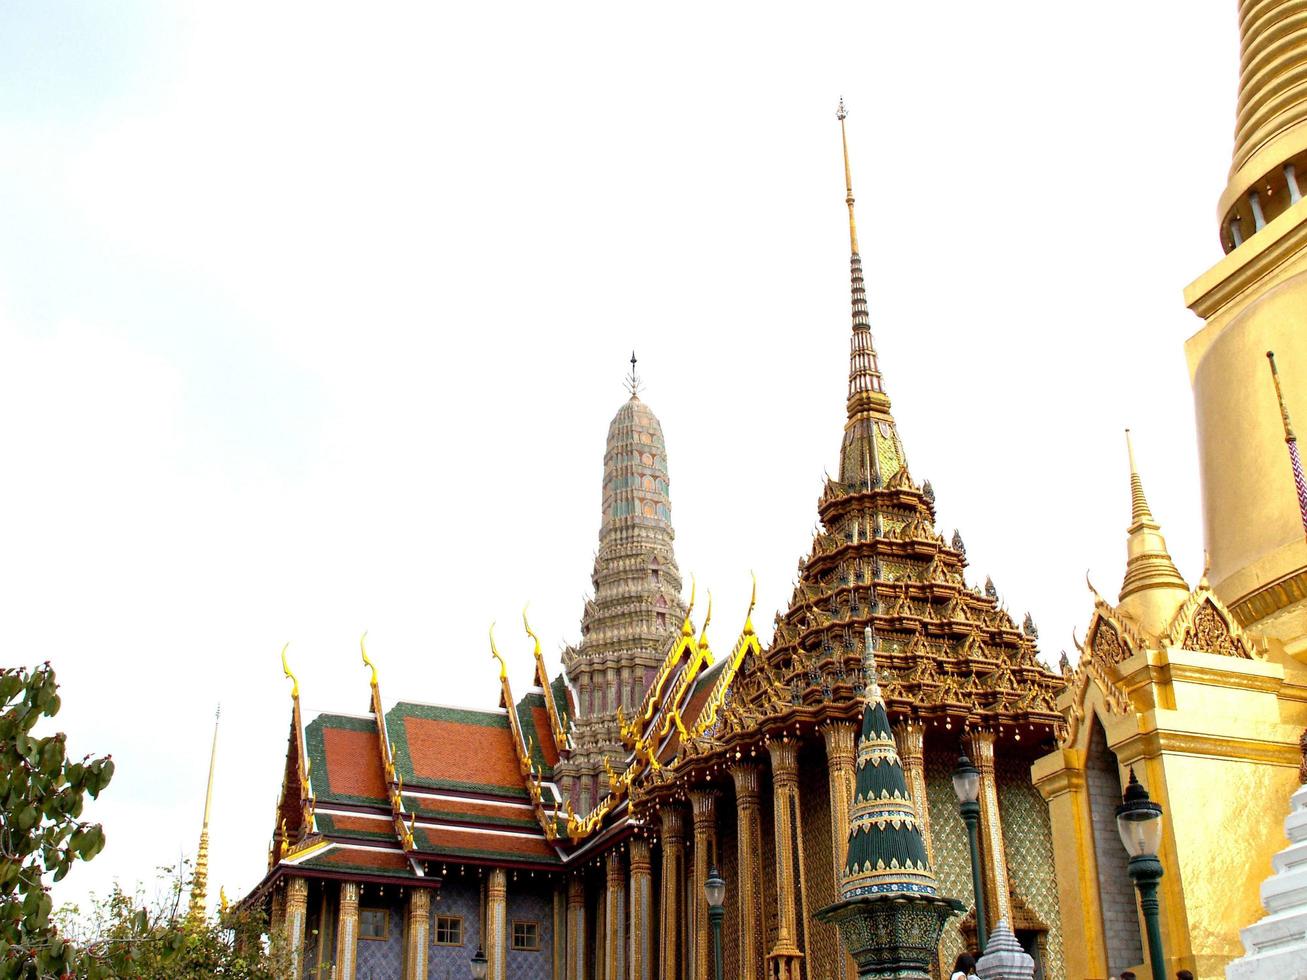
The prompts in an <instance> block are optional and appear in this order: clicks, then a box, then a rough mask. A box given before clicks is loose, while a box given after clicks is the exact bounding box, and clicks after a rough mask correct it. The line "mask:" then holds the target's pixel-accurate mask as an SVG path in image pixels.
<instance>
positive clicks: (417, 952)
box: [404, 888, 431, 980]
mask: <svg viewBox="0 0 1307 980" xmlns="http://www.w3.org/2000/svg"><path fill="white" fill-rule="evenodd" d="M430 930H431V892H429V891H427V890H426V889H425V888H410V889H409V890H408V930H407V932H406V933H405V935H406V937H407V939H406V942H405V944H404V945H405V950H404V980H427V947H428V946H429V945H430V944H431V943H430Z"/></svg>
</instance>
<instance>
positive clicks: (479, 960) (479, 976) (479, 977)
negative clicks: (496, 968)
mask: <svg viewBox="0 0 1307 980" xmlns="http://www.w3.org/2000/svg"><path fill="white" fill-rule="evenodd" d="M488 969H490V964H489V963H488V962H487V961H486V954H485V953H483V952H481V944H480V943H478V944H477V951H476V953H475V954H474V955H473V957H472V980H486V971H487V970H488Z"/></svg>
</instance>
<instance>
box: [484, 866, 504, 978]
mask: <svg viewBox="0 0 1307 980" xmlns="http://www.w3.org/2000/svg"><path fill="white" fill-rule="evenodd" d="M485 953H486V963H487V969H486V977H487V978H488V980H504V977H505V976H506V973H507V969H508V962H507V960H508V876H507V875H506V874H504V869H503V868H495V869H494V870H493V871H491V872H490V880H489V882H488V884H487V886H486V950H485Z"/></svg>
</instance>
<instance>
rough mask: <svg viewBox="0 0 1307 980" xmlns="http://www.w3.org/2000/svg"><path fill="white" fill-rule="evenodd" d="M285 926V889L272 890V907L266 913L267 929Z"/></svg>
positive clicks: (271, 929) (283, 927)
mask: <svg viewBox="0 0 1307 980" xmlns="http://www.w3.org/2000/svg"><path fill="white" fill-rule="evenodd" d="M285 928H286V889H285V888H284V887H283V888H274V889H273V890H272V909H271V911H270V912H269V913H268V931H269V932H273V931H275V930H277V929H282V930H284V929H285Z"/></svg>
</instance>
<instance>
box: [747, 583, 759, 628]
mask: <svg viewBox="0 0 1307 980" xmlns="http://www.w3.org/2000/svg"><path fill="white" fill-rule="evenodd" d="M749 575H750V576H751V577H752V578H753V592H752V594H751V595H750V596H749V611H748V612H747V613H745V614H744V633H745V635H746V636H752V635H753V607H754V606H756V605H758V576H757V575H754V574H753V572H750V573H749Z"/></svg>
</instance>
